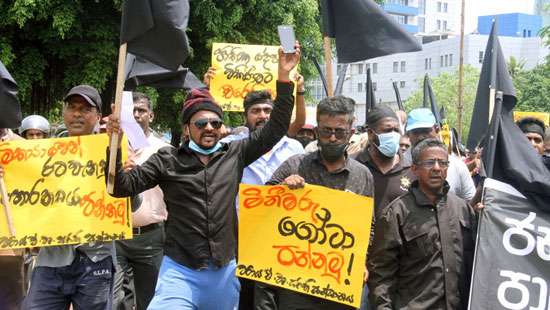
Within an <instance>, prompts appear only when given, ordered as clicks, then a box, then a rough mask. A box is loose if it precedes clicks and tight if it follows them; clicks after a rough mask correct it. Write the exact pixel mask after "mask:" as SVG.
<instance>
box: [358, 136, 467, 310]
mask: <svg viewBox="0 0 550 310" xmlns="http://www.w3.org/2000/svg"><path fill="white" fill-rule="evenodd" d="M412 157H413V165H412V167H411V169H412V171H413V172H414V174H415V175H416V177H417V180H416V181H414V182H413V183H412V185H411V187H410V188H409V192H408V193H407V194H405V195H403V196H401V197H399V198H398V199H396V200H394V201H393V202H392V203H390V204H389V205H388V206H387V208H386V210H385V213H384V214H383V215H382V216H381V217H379V218H378V219H377V222H376V227H375V234H374V236H375V237H374V242H373V244H372V246H371V248H370V249H369V256H368V268H369V271H370V277H369V280H368V285H369V288H370V290H371V291H370V294H369V300H370V305H371V306H372V307H373V309H449V310H450V309H466V308H467V306H468V292H469V283H470V277H471V267H472V261H473V251H474V243H475V238H474V233H473V230H474V229H475V227H476V225H475V215H474V211H473V209H472V208H470V206H469V205H468V203H467V202H466V201H465V200H463V199H460V198H458V197H457V196H456V195H455V194H453V193H451V192H450V191H449V184H448V183H447V181H445V178H446V175H447V167H448V166H449V155H448V154H447V147H446V146H445V145H444V144H443V143H442V142H440V141H438V140H436V139H426V140H423V141H422V142H420V143H418V144H417V145H416V146H415V147H414V148H413V154H412Z"/></svg>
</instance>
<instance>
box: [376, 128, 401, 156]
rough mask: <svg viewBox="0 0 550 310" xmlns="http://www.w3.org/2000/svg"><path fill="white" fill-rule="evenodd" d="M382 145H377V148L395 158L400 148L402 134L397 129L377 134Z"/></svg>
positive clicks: (385, 154) (383, 153)
mask: <svg viewBox="0 0 550 310" xmlns="http://www.w3.org/2000/svg"><path fill="white" fill-rule="evenodd" d="M376 136H377V137H378V142H379V144H380V145H376V144H375V146H376V148H377V149H378V150H379V151H380V153H382V155H384V156H386V157H388V158H393V157H394V156H395V154H397V151H398V150H399V139H400V138H401V135H400V134H399V133H397V132H395V131H392V132H386V133H381V134H376Z"/></svg>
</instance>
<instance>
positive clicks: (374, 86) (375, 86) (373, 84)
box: [365, 82, 378, 91]
mask: <svg viewBox="0 0 550 310" xmlns="http://www.w3.org/2000/svg"><path fill="white" fill-rule="evenodd" d="M365 87H366V86H365ZM372 89H373V90H374V91H376V90H377V89H378V88H377V85H376V82H372Z"/></svg>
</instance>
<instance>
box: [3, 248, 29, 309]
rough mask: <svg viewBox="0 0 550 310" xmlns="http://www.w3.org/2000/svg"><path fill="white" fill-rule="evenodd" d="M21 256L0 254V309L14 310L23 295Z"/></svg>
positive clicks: (19, 303)
mask: <svg viewBox="0 0 550 310" xmlns="http://www.w3.org/2000/svg"><path fill="white" fill-rule="evenodd" d="M23 266H24V265H23V256H0V309H6V310H12V309H13V310H16V309H19V308H20V307H21V302H22V301H23V297H24V296H25V283H24V282H25V281H24V270H23Z"/></svg>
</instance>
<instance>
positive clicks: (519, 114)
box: [514, 111, 550, 126]
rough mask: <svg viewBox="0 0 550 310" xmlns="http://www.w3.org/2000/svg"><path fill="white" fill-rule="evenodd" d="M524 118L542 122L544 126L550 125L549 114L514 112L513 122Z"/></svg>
mask: <svg viewBox="0 0 550 310" xmlns="http://www.w3.org/2000/svg"><path fill="white" fill-rule="evenodd" d="M524 117H534V118H536V119H539V120H541V121H543V122H544V125H545V126H549V125H550V113H547V112H523V111H514V122H517V121H518V120H520V119H522V118H524Z"/></svg>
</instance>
